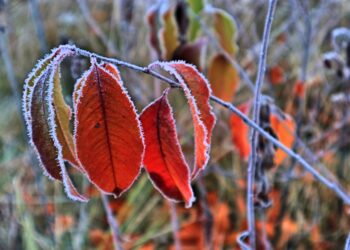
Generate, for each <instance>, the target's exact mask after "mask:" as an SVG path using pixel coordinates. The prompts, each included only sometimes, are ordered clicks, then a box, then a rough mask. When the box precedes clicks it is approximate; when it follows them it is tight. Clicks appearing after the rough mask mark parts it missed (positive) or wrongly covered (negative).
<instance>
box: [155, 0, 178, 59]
mask: <svg viewBox="0 0 350 250" xmlns="http://www.w3.org/2000/svg"><path fill="white" fill-rule="evenodd" d="M160 18H161V24H162V28H161V29H160V30H159V32H158V39H159V41H160V48H161V51H162V59H164V60H171V58H172V57H173V54H174V51H175V49H176V48H177V47H178V46H179V41H178V37H179V32H178V28H177V24H176V19H175V8H174V6H172V7H168V8H166V9H165V10H164V11H162V12H161V17H160Z"/></svg>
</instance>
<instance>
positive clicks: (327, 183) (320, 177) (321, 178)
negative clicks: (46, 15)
mask: <svg viewBox="0 0 350 250" xmlns="http://www.w3.org/2000/svg"><path fill="white" fill-rule="evenodd" d="M71 49H72V50H74V51H75V52H76V53H78V54H79V55H82V56H86V57H95V58H96V59H99V60H102V61H105V62H109V63H113V64H115V65H116V66H120V67H125V68H129V69H132V70H135V71H137V72H141V73H144V74H148V75H151V76H154V77H155V78H158V79H160V80H162V81H164V82H166V83H168V84H169V85H170V86H171V87H175V88H179V83H177V82H176V81H174V80H172V79H169V78H167V77H165V76H162V75H161V74H159V73H157V72H155V71H153V70H150V69H149V68H147V67H140V66H137V65H134V64H131V63H127V62H123V61H120V60H117V59H113V58H108V57H104V56H100V55H97V54H95V53H91V52H89V51H87V50H82V49H80V48H77V47H74V48H71ZM210 100H212V101H213V102H215V103H217V104H219V105H220V106H223V107H225V108H227V109H228V110H230V111H231V112H233V113H235V114H236V115H237V116H238V117H240V118H241V119H242V120H243V122H245V123H246V124H247V125H248V126H250V127H252V128H254V129H255V130H256V131H257V132H258V133H259V134H260V135H261V136H263V137H264V138H265V139H267V140H268V141H270V142H271V143H272V144H273V145H275V146H277V147H278V148H281V149H282V150H283V151H284V152H285V153H286V154H287V155H289V156H290V157H292V158H293V159H295V160H296V161H297V162H299V164H300V165H301V166H302V167H303V168H304V169H305V170H306V171H308V172H310V173H311V174H312V176H313V177H314V178H315V179H316V180H318V181H319V182H321V183H322V184H323V185H325V186H326V187H328V188H329V189H331V190H332V191H334V192H335V193H336V194H337V195H338V196H339V197H340V198H341V199H342V200H343V201H344V203H345V204H348V205H350V196H349V195H348V194H347V193H346V192H345V191H344V189H343V188H342V187H341V186H339V185H338V184H337V183H334V182H333V181H332V180H329V179H328V178H326V177H324V176H323V175H322V174H320V173H319V172H318V171H317V170H316V169H314V168H313V167H312V166H311V165H310V164H309V163H308V162H307V161H306V160H305V159H303V158H302V157H301V156H300V155H299V154H297V153H296V152H294V151H293V150H291V149H289V148H288V147H287V146H285V145H284V144H283V143H281V142H280V141H279V140H277V139H276V138H274V137H273V136H271V135H270V134H269V133H268V132H267V131H265V130H264V129H263V128H261V127H260V126H259V125H258V124H256V123H255V122H254V121H252V120H251V119H249V117H248V116H246V115H245V114H243V113H242V112H241V111H240V110H239V109H238V108H236V107H235V106H233V105H232V104H231V103H228V102H225V101H223V100H221V99H220V98H218V97H216V96H213V95H212V96H210Z"/></svg>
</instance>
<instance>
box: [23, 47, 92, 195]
mask: <svg viewBox="0 0 350 250" xmlns="http://www.w3.org/2000/svg"><path fill="white" fill-rule="evenodd" d="M71 54H72V51H69V50H68V51H66V52H65V53H61V54H60V56H59V57H57V58H55V60H54V61H53V62H52V63H51V64H50V65H49V66H48V67H47V69H45V71H44V72H43V73H42V75H41V76H40V77H39V78H37V80H35V81H34V82H33V90H32V91H31V92H30V95H29V104H30V105H29V107H30V113H29V114H28V118H29V119H28V121H29V129H28V130H29V132H30V135H29V136H30V140H31V144H32V145H33V147H34V148H35V150H36V153H37V155H38V158H39V160H40V163H41V165H42V167H43V169H44V171H45V173H46V174H47V175H48V176H49V177H51V178H53V179H56V180H59V181H63V184H64V187H65V190H66V193H67V195H68V196H69V197H70V198H72V199H73V200H79V201H87V199H86V197H84V196H82V195H81V194H79V192H78V191H77V190H76V188H75V187H74V185H73V183H72V181H71V179H70V177H69V176H68V173H67V170H66V167H65V165H64V162H63V153H62V152H63V149H62V145H61V143H60V141H59V137H58V135H57V133H56V132H57V130H56V129H57V127H56V124H55V121H57V116H56V112H55V106H54V105H55V103H54V97H53V95H54V87H55V86H54V81H55V76H57V74H58V70H59V65H60V62H61V61H62V60H63V59H64V58H65V57H66V56H69V55H71ZM58 75H59V74H58Z"/></svg>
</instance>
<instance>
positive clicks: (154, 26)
mask: <svg viewBox="0 0 350 250" xmlns="http://www.w3.org/2000/svg"><path fill="white" fill-rule="evenodd" d="M158 13H159V8H158V4H157V5H156V6H153V7H151V8H150V9H149V10H148V12H147V15H146V20H147V24H148V28H149V44H150V45H151V47H152V48H153V49H154V50H155V52H156V54H157V57H158V58H160V56H161V53H162V52H161V48H160V44H159V40H158V35H157V33H158V22H157V19H158Z"/></svg>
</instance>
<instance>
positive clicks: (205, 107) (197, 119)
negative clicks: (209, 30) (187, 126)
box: [150, 61, 216, 178]
mask: <svg viewBox="0 0 350 250" xmlns="http://www.w3.org/2000/svg"><path fill="white" fill-rule="evenodd" d="M155 66H159V67H161V68H163V69H164V70H165V71H167V72H169V73H170V74H172V75H173V76H174V77H175V78H176V79H177V80H178V82H179V83H180V86H181V88H182V89H183V91H184V93H185V96H186V98H187V100H188V103H189V105H190V110H191V113H192V120H193V124H194V125H193V126H194V136H195V166H194V168H193V171H192V178H195V177H196V176H197V174H198V173H199V171H200V170H203V169H204V168H205V166H206V165H207V163H208V160H209V150H210V143H211V134H212V131H213V128H214V125H215V120H216V118H215V115H214V113H213V112H212V108H211V106H210V103H209V97H210V93H211V90H210V86H209V84H208V82H207V80H206V79H205V77H204V76H203V75H202V74H201V73H199V72H198V71H197V70H196V68H195V67H193V66H192V65H189V64H186V63H183V62H176V61H173V62H155V63H153V64H151V65H150V68H152V67H155Z"/></svg>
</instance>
